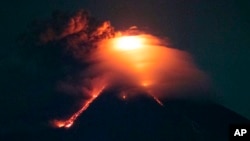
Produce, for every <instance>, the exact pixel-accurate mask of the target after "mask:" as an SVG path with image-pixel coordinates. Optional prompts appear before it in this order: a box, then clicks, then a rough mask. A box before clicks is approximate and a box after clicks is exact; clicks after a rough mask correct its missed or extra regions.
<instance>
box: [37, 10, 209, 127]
mask: <svg viewBox="0 0 250 141" xmlns="http://www.w3.org/2000/svg"><path fill="white" fill-rule="evenodd" d="M61 17H62V16H61ZM65 19H66V20H65ZM64 20H65V21H66V22H63V25H60V23H59V25H60V26H59V27H58V26H57V25H53V24H54V23H58V22H50V23H51V24H47V25H49V27H47V28H46V29H44V32H42V33H40V34H39V37H40V40H41V41H42V42H43V43H44V44H47V43H49V42H61V43H63V44H64V46H66V47H65V50H66V52H70V54H71V55H72V56H73V58H74V60H77V62H80V64H82V66H84V67H79V68H80V70H78V71H76V72H74V71H73V72H74V74H68V77H67V78H70V79H75V80H76V81H77V82H78V83H77V84H72V83H71V80H69V79H67V78H65V79H62V80H61V82H62V83H59V84H58V85H59V86H58V87H59V88H60V90H61V91H66V92H67V93H69V94H70V93H75V91H77V92H78V93H80V94H81V95H82V96H83V97H84V99H83V100H81V101H82V102H81V103H82V104H81V108H80V109H79V110H78V111H76V112H75V113H73V114H72V115H71V116H69V117H68V118H66V119H62V120H52V125H53V126H54V127H58V128H69V127H71V126H72V125H73V123H74V121H75V120H76V119H77V117H78V116H79V115H80V114H81V113H82V112H84V111H85V110H86V109H87V108H88V107H89V106H90V105H91V103H92V102H93V101H94V100H95V99H96V98H97V97H98V96H99V95H100V94H101V93H102V92H103V91H104V90H106V89H110V88H115V89H119V90H120V93H118V96H121V97H122V98H123V99H124V100H126V99H127V97H134V96H136V95H137V94H138V93H139V92H143V93H145V94H148V95H150V96H151V97H152V98H153V99H154V100H155V101H156V102H157V103H158V104H160V105H162V106H163V103H162V102H161V100H162V99H164V98H166V97H175V96H182V94H183V93H184V94H186V93H188V92H192V91H195V90H203V89H206V76H205V74H204V73H203V72H202V71H200V70H199V69H198V68H197V67H196V66H195V65H194V63H193V61H192V58H191V56H190V55H189V54H188V53H187V52H184V51H181V50H178V49H174V48H173V47H170V46H169V43H168V41H165V40H163V39H161V38H159V37H156V36H154V35H151V34H148V33H143V32H142V31H139V30H138V29H137V28H135V27H133V28H131V29H128V30H127V31H119V32H114V30H113V27H112V26H111V25H110V23H109V22H97V21H96V20H93V18H92V17H90V16H89V15H88V13H86V12H85V11H79V12H76V13H73V14H72V15H67V16H66V17H64ZM52 21H53V19H52ZM59 21H62V20H59ZM58 29H60V30H58ZM86 64H87V65H86ZM80 66H81V65H80ZM69 76H70V77H69ZM136 91H138V93H137V92H136Z"/></svg>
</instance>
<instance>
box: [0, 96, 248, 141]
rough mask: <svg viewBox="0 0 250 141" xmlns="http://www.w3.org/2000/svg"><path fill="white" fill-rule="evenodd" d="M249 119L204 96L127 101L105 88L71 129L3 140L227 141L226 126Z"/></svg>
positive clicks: (12, 135) (46, 130)
mask: <svg viewBox="0 0 250 141" xmlns="http://www.w3.org/2000/svg"><path fill="white" fill-rule="evenodd" d="M235 123H249V120H248V119H246V118H244V117H241V116H240V115H237V114H236V113H234V112H232V111H230V110H228V109H226V108H224V107H222V106H220V105H217V104H214V103H212V102H209V101H205V100H188V99H171V100H166V101H164V106H161V105H159V104H158V103H157V102H156V101H155V100H154V99H152V98H151V97H150V96H147V95H140V96H138V97H136V98H133V99H131V100H122V99H119V98H117V96H116V95H114V94H112V92H105V93H104V94H102V95H101V96H100V97H98V98H97V99H96V100H95V101H94V102H93V103H92V104H91V106H90V107H89V108H88V109H87V110H86V111H85V112H84V113H83V114H82V115H81V116H80V117H79V119H78V120H77V121H76V122H75V124H74V125H73V127H72V128H69V129H53V128H51V127H44V128H40V129H39V130H36V129H34V130H33V131H29V132H25V131H20V132H15V133H11V132H10V133H7V134H5V135H4V136H3V138H4V140H9V141H11V140H26V141H29V140H30V141H31V140H32V141H34V140H35V141H48V140H52V141H110V140H114V141H129V140H137V141H211V140H213V141H227V140H228V137H229V125H230V124H235Z"/></svg>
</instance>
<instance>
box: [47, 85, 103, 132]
mask: <svg viewBox="0 0 250 141" xmlns="http://www.w3.org/2000/svg"><path fill="white" fill-rule="evenodd" d="M104 88H105V85H103V86H101V87H98V88H94V89H93V91H92V92H91V98H90V99H88V100H87V101H86V102H85V103H83V105H82V108H81V109H80V110H78V111H77V112H76V113H74V114H73V115H72V116H71V117H70V118H69V119H67V120H54V121H52V124H53V126H54V127H58V128H70V127H71V126H72V125H73V124H74V122H75V120H76V119H77V118H78V117H79V116H80V115H81V113H82V112H84V111H85V110H86V109H87V108H88V107H89V105H90V104H91V103H92V102H93V101H94V100H95V99H96V98H97V97H98V96H99V95H100V94H101V93H102V91H103V90H104Z"/></svg>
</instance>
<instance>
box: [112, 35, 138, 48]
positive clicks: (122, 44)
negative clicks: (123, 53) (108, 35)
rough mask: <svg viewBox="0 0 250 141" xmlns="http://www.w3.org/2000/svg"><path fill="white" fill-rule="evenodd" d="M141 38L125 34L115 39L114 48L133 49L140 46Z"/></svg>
mask: <svg viewBox="0 0 250 141" xmlns="http://www.w3.org/2000/svg"><path fill="white" fill-rule="evenodd" d="M142 43H143V39H142V38H140V37H137V36H125V37H120V38H117V39H116V48H117V49H119V50H134V49H138V48H140V47H142Z"/></svg>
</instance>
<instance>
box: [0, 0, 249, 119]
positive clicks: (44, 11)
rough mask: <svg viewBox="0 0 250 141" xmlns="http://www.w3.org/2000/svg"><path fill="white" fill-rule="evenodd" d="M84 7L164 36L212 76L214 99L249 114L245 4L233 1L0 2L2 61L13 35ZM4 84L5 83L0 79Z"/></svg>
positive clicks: (121, 26)
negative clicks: (53, 15)
mask: <svg viewBox="0 0 250 141" xmlns="http://www.w3.org/2000/svg"><path fill="white" fill-rule="evenodd" d="M80 8H83V9H86V10H89V11H90V12H91V14H92V15H93V16H94V17H97V18H99V19H102V20H110V21H111V23H112V25H113V26H114V27H115V28H116V29H118V30H119V29H121V30H122V29H127V28H128V27H130V26H133V25H136V26H138V27H140V28H143V29H147V31H149V32H150V33H153V34H156V35H160V36H166V37H169V38H170V40H171V42H172V43H173V45H174V46H175V47H176V48H180V49H182V50H186V51H188V52H189V53H191V54H192V56H193V57H194V59H195V61H196V63H197V65H198V67H200V68H201V69H202V70H203V71H205V72H206V73H207V74H208V75H209V76H210V77H211V79H212V83H213V86H214V89H215V92H216V95H217V96H216V99H215V100H216V101H218V103H220V104H222V105H224V106H226V107H228V108H230V109H232V110H234V111H236V112H237V113H240V114H241V115H244V116H246V117H248V118H250V112H249V111H250V103H249V99H250V90H249V80H250V79H249V78H250V77H249V76H250V75H249V72H250V49H249V45H250V44H249V42H248V37H249V33H250V31H249V30H250V29H249V26H248V25H249V22H250V20H249V15H248V11H249V10H248V8H249V2H245V3H244V2H239V1H236V0H235V1H234V0H220V1H214V2H212V1H211V0H204V1H199V0H189V1H187V0H174V1H173V0H124V1H122V0H100V1H97V0H89V1H85V0H53V1H51V0H43V1H33V0H23V1H9V2H7V3H5V2H2V3H1V9H0V13H1V28H3V30H1V35H2V37H1V42H3V43H2V45H1V51H0V55H1V59H2V58H3V59H2V60H6V59H4V58H7V57H8V56H9V55H10V54H12V53H13V50H14V47H13V45H14V44H13V43H15V41H16V39H17V37H18V35H20V34H21V33H23V32H24V31H25V30H26V29H27V28H29V23H31V22H32V21H33V20H35V19H42V18H46V17H49V15H50V14H51V13H52V12H53V11H54V10H77V9H80ZM3 83H4V82H3Z"/></svg>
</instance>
